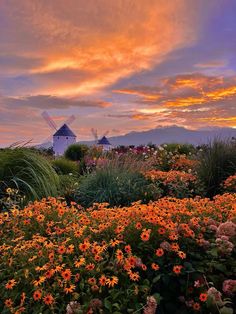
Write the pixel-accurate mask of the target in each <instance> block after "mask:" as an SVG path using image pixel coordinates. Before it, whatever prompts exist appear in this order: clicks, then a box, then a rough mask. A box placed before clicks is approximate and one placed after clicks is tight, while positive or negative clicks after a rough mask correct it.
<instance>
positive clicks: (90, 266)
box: [85, 263, 95, 270]
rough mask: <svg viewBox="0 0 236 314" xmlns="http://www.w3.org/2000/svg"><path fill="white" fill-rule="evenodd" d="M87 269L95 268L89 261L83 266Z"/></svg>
mask: <svg viewBox="0 0 236 314" xmlns="http://www.w3.org/2000/svg"><path fill="white" fill-rule="evenodd" d="M85 268H86V269H87V270H93V269H94V268H95V265H94V264H93V263H90V264H88V265H87V266H86V267H85Z"/></svg>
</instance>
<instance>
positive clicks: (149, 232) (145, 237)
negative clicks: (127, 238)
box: [141, 229, 151, 242]
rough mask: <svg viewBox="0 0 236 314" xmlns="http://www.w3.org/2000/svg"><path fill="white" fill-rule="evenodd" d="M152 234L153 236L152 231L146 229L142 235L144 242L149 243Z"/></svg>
mask: <svg viewBox="0 0 236 314" xmlns="http://www.w3.org/2000/svg"><path fill="white" fill-rule="evenodd" d="M150 234H151V229H148V230H147V229H144V230H143V232H142V233H141V239H142V241H145V242H146V241H148V240H149V238H150Z"/></svg>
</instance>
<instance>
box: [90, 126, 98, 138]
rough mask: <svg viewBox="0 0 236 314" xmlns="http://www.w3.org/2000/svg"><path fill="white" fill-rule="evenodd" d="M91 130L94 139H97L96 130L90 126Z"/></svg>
mask: <svg viewBox="0 0 236 314" xmlns="http://www.w3.org/2000/svg"><path fill="white" fill-rule="evenodd" d="M91 132H92V134H93V136H94V138H95V140H96V141H97V140H98V132H97V130H95V129H94V128H92V129H91Z"/></svg>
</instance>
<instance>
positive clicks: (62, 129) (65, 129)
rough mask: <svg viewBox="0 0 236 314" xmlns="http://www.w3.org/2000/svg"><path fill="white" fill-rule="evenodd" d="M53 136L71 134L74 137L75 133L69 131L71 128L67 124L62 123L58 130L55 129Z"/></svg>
mask: <svg viewBox="0 0 236 314" xmlns="http://www.w3.org/2000/svg"><path fill="white" fill-rule="evenodd" d="M53 136H72V137H76V135H75V134H74V133H73V132H72V131H71V129H70V128H69V127H68V125H67V124H63V126H62V127H60V129H59V130H57V131H56V133H55V134H53Z"/></svg>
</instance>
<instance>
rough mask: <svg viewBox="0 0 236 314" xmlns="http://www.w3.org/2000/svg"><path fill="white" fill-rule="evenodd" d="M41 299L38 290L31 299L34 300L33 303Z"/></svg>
mask: <svg viewBox="0 0 236 314" xmlns="http://www.w3.org/2000/svg"><path fill="white" fill-rule="evenodd" d="M41 297H42V293H41V291H40V290H36V291H34V294H33V299H34V300H35V301H38V300H40V299H41Z"/></svg>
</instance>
